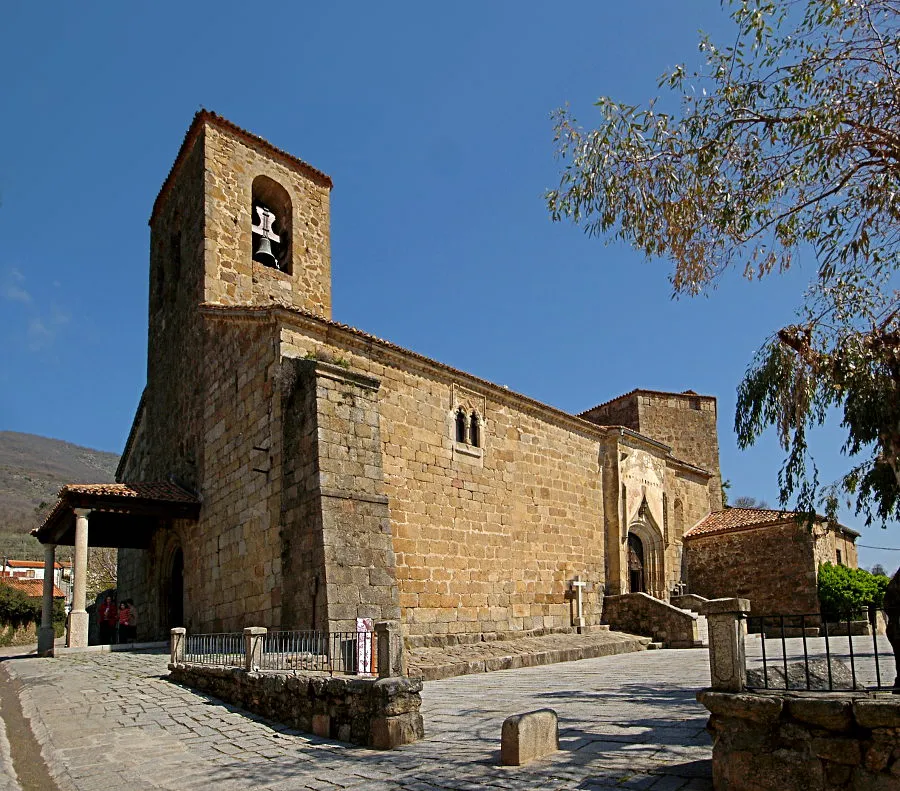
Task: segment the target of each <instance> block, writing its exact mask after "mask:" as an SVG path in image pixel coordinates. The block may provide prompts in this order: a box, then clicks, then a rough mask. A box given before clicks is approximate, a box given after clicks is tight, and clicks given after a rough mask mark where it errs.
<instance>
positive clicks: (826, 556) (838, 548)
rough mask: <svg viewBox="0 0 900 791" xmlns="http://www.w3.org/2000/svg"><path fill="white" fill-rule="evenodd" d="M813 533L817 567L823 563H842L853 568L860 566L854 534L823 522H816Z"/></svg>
mask: <svg viewBox="0 0 900 791" xmlns="http://www.w3.org/2000/svg"><path fill="white" fill-rule="evenodd" d="M813 534H814V537H815V550H814V551H815V563H816V568H817V569H818V567H819V565H821V564H822V563H833V564H835V565H838V564H840V565H842V566H847V567H848V568H851V569H855V568H857V567H858V560H857V554H856V542H855V540H854V537H853V536H851V535H848V534H847V533H845V532H843V530H841V528H839V527H835V526H831V525H823V524H816V525H815V526H814V527H813ZM838 552H840V560H839V559H838Z"/></svg>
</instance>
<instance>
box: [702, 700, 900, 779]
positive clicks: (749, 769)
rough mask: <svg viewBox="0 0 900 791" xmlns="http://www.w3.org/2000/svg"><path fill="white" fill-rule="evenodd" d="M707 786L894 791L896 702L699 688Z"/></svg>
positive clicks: (899, 741) (899, 730) (899, 720)
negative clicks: (707, 741) (709, 754)
mask: <svg viewBox="0 0 900 791" xmlns="http://www.w3.org/2000/svg"><path fill="white" fill-rule="evenodd" d="M697 699H698V700H699V701H700V702H701V703H702V704H703V705H704V706H706V708H707V709H709V711H710V712H711V713H712V716H711V717H710V719H709V724H708V725H707V730H708V731H709V732H710V734H711V735H712V737H713V783H714V785H715V787H716V788H727V789H729V791H751V789H752V791H794V790H795V789H796V791H820V790H821V791H824V790H825V789H867V790H870V791H879V790H880V789H884V791H887V790H888V789H892V790H895V789H897V788H900V701H897V700H895V699H893V698H892V697H890V696H886V697H878V698H874V697H870V696H860V695H855V694H852V693H845V694H834V693H831V694H828V695H824V694H814V693H807V694H803V693H771V692H770V693H767V694H751V693H743V694H738V693H728V692H713V691H709V690H706V691H703V692H700V693H698V694H697Z"/></svg>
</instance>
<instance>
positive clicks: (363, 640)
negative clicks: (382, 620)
mask: <svg viewBox="0 0 900 791" xmlns="http://www.w3.org/2000/svg"><path fill="white" fill-rule="evenodd" d="M374 639H375V621H374V620H372V619H371V618H357V619H356V672H357V673H360V674H365V675H370V674H371V673H372V659H373V657H372V642H373V641H374Z"/></svg>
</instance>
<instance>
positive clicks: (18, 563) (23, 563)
mask: <svg viewBox="0 0 900 791" xmlns="http://www.w3.org/2000/svg"><path fill="white" fill-rule="evenodd" d="M2 565H3V564H2V563H0V566H2ZM6 565H7V566H9V567H10V568H11V569H42V568H44V561H43V560H7V561H6ZM71 565H72V563H71V562H70V561H68V560H61V561H60V560H57V561H56V562H55V563H54V564H53V567H54V568H57V569H62V568H68V567H69V566H71Z"/></svg>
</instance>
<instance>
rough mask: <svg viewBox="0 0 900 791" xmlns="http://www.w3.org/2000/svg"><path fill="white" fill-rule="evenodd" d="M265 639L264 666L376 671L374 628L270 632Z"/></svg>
mask: <svg viewBox="0 0 900 791" xmlns="http://www.w3.org/2000/svg"><path fill="white" fill-rule="evenodd" d="M262 640H263V649H262V656H261V657H260V670H281V671H290V670H302V671H319V672H326V673H330V674H332V675H333V674H335V673H346V674H351V675H353V674H370V673H374V672H375V668H376V657H377V655H378V654H377V650H376V642H375V640H376V638H375V633H374V632H313V631H302V632H300V631H295V632H269V633H268V634H266V635H264V636H263V638H262Z"/></svg>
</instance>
